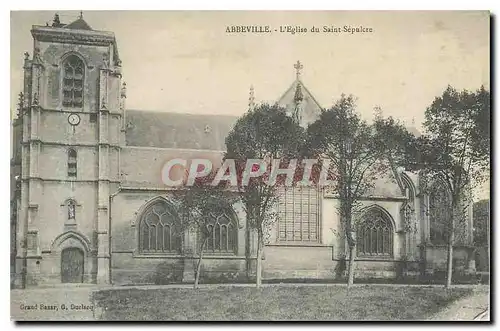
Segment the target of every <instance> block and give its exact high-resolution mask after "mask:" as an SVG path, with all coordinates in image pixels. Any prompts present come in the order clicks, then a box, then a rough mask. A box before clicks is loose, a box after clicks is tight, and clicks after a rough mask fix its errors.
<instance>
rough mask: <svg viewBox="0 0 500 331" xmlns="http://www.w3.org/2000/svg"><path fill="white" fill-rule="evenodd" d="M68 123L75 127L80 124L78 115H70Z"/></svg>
mask: <svg viewBox="0 0 500 331" xmlns="http://www.w3.org/2000/svg"><path fill="white" fill-rule="evenodd" d="M68 122H69V124H71V125H73V126H76V125H78V124H80V116H78V114H70V115H69V116H68Z"/></svg>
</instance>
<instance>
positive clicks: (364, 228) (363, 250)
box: [357, 208, 394, 257]
mask: <svg viewBox="0 0 500 331" xmlns="http://www.w3.org/2000/svg"><path fill="white" fill-rule="evenodd" d="M357 233H358V234H357V247H358V256H360V257H362V256H367V257H373V256H386V257H390V256H392V254H393V236H394V235H393V229H392V224H391V221H390V220H389V219H388V217H387V216H386V215H385V214H384V213H383V212H382V211H381V210H378V209H375V208H372V209H370V210H369V211H368V212H367V213H366V214H365V215H364V216H363V219H362V221H361V223H360V224H359V226H358V231H357Z"/></svg>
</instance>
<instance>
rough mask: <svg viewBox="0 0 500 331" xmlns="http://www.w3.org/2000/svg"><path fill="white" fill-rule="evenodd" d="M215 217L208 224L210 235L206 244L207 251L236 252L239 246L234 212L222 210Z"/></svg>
mask: <svg viewBox="0 0 500 331" xmlns="http://www.w3.org/2000/svg"><path fill="white" fill-rule="evenodd" d="M213 217H214V222H213V224H210V225H208V233H209V237H208V241H207V244H206V246H205V251H206V252H215V253H217V252H218V253H235V252H236V248H237V236H238V228H237V225H236V220H235V218H234V217H233V216H232V213H230V212H229V211H225V210H222V211H221V212H220V213H219V214H217V215H214V216H213Z"/></svg>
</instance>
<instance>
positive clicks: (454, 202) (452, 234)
mask: <svg viewBox="0 0 500 331" xmlns="http://www.w3.org/2000/svg"><path fill="white" fill-rule="evenodd" d="M457 205H458V203H457V198H455V196H453V198H452V201H451V215H450V220H449V223H448V224H449V232H448V259H447V261H446V283H445V287H446V288H450V287H451V281H452V277H453V244H454V242H455V211H456V208H457Z"/></svg>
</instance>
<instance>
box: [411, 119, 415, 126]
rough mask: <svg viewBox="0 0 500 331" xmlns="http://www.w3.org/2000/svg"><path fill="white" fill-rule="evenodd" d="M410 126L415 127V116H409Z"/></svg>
mask: <svg viewBox="0 0 500 331" xmlns="http://www.w3.org/2000/svg"><path fill="white" fill-rule="evenodd" d="M411 126H413V127H415V117H412V118H411Z"/></svg>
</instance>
